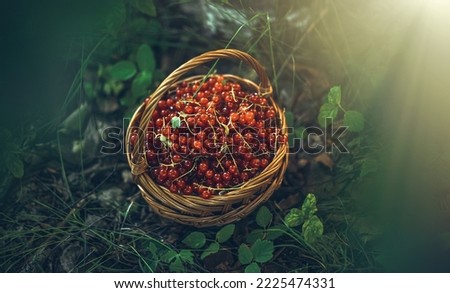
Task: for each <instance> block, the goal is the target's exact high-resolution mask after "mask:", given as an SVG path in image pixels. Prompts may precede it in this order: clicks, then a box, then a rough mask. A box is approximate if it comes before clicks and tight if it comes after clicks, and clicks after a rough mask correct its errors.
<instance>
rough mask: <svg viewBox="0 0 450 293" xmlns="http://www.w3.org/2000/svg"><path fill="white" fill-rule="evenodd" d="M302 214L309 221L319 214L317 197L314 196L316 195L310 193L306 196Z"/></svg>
mask: <svg viewBox="0 0 450 293" xmlns="http://www.w3.org/2000/svg"><path fill="white" fill-rule="evenodd" d="M302 212H303V215H304V217H305V219H309V218H310V217H312V216H313V215H314V214H315V213H316V212H317V205H316V197H315V196H314V194H312V193H309V194H308V195H307V196H306V198H305V200H304V201H303V205H302Z"/></svg>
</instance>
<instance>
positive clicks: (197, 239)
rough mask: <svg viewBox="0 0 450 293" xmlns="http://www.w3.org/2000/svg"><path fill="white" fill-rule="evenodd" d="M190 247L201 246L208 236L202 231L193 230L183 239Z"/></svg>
mask: <svg viewBox="0 0 450 293" xmlns="http://www.w3.org/2000/svg"><path fill="white" fill-rule="evenodd" d="M181 242H182V243H184V244H186V245H187V246H189V247H190V248H201V247H203V245H205V242H206V237H205V234H203V233H202V232H197V231H195V232H192V233H190V234H189V235H188V236H186V238H184V239H183V241H181Z"/></svg>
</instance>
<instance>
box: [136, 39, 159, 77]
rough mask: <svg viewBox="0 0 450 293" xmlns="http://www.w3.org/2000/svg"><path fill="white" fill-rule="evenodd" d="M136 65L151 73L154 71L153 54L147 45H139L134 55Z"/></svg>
mask: <svg viewBox="0 0 450 293" xmlns="http://www.w3.org/2000/svg"><path fill="white" fill-rule="evenodd" d="M136 61H137V65H138V67H139V69H140V70H141V71H147V72H149V73H153V71H155V68H156V65H155V56H154V55H153V51H152V49H151V48H150V46H149V45H147V44H143V45H141V46H140V47H139V49H138V51H137V57H136Z"/></svg>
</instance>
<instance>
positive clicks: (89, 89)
mask: <svg viewBox="0 0 450 293" xmlns="http://www.w3.org/2000/svg"><path fill="white" fill-rule="evenodd" d="M83 88H84V93H85V94H86V96H88V97H89V98H95V96H96V94H97V93H96V92H95V87H94V84H93V83H92V82H87V81H86V82H83Z"/></svg>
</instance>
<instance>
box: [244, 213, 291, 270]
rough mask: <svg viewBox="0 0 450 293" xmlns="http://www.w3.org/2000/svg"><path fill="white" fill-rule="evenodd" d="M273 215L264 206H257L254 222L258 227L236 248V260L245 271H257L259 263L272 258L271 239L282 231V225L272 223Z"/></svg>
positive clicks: (272, 247)
mask: <svg viewBox="0 0 450 293" xmlns="http://www.w3.org/2000/svg"><path fill="white" fill-rule="evenodd" d="M272 222H273V215H272V213H271V212H270V211H269V209H268V208H267V207H266V206H262V207H260V208H259V210H258V212H257V213H256V224H257V225H258V226H259V227H260V229H254V230H253V231H252V232H250V233H249V234H248V236H247V241H246V242H247V243H242V244H241V245H240V246H239V249H238V260H239V262H240V263H241V264H242V265H245V266H246V267H245V270H244V271H245V272H246V273H257V272H260V271H261V267H260V266H261V264H264V263H266V262H268V261H270V260H271V259H272V258H273V252H274V244H273V240H275V239H276V238H278V237H280V236H281V235H283V233H284V230H285V229H284V227H283V226H281V225H274V226H272V227H271V224H272Z"/></svg>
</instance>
